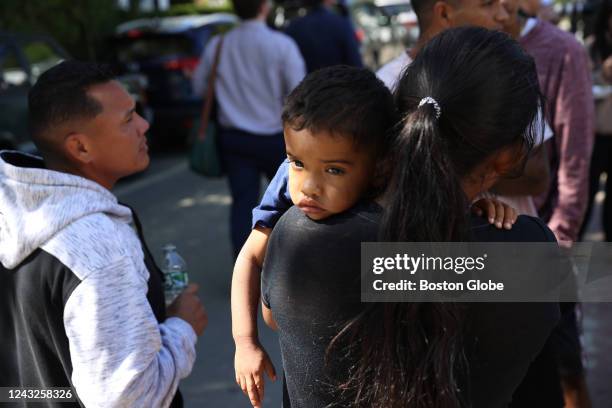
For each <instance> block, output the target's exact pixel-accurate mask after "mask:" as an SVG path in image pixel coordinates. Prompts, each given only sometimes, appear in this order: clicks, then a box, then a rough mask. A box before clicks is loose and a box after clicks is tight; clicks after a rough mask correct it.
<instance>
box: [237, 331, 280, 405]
mask: <svg viewBox="0 0 612 408" xmlns="http://www.w3.org/2000/svg"><path fill="white" fill-rule="evenodd" d="M234 368H235V369H236V382H237V383H238V385H239V386H240V388H242V392H244V394H245V395H247V396H248V397H249V400H251V404H252V405H253V407H255V408H259V407H261V403H262V401H263V398H264V372H265V373H266V374H268V377H269V378H270V379H271V380H272V381H276V371H275V370H274V365H273V364H272V361H271V360H270V357H269V356H268V353H266V351H265V350H264V349H263V348H262V347H261V345H260V344H259V343H258V342H257V341H256V340H255V341H254V340H253V339H243V340H237V341H236V356H235V358H234Z"/></svg>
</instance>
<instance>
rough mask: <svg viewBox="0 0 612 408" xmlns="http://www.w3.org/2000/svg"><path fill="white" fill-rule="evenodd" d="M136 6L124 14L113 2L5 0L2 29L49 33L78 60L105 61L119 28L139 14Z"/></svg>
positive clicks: (0, 11)
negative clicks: (110, 39) (108, 46)
mask: <svg viewBox="0 0 612 408" xmlns="http://www.w3.org/2000/svg"><path fill="white" fill-rule="evenodd" d="M132 3H133V4H135V6H133V7H131V8H130V10H129V11H127V12H124V11H121V10H119V9H117V7H116V6H115V1H113V0H1V1H0V30H4V31H11V32H19V33H31V34H46V35H49V36H51V37H53V38H54V39H55V40H56V41H57V42H59V43H60V44H61V45H62V46H63V47H64V48H66V50H68V52H69V53H70V54H71V55H72V56H73V57H75V58H79V59H87V60H101V59H105V58H106V57H107V55H106V54H107V50H106V49H107V47H106V43H107V38H108V36H109V35H111V34H112V32H113V30H114V28H115V27H116V25H117V24H118V23H120V22H121V21H125V20H127V19H129V18H132V17H135V16H136V15H137V14H138V12H139V10H138V2H132Z"/></svg>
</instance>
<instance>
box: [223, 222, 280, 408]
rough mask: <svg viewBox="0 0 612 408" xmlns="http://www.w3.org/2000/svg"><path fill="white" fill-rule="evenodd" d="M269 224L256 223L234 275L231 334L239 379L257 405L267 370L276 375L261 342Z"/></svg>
mask: <svg viewBox="0 0 612 408" xmlns="http://www.w3.org/2000/svg"><path fill="white" fill-rule="evenodd" d="M270 232H271V230H270V229H269V228H262V227H256V228H255V229H253V231H251V234H250V235H249V237H248V239H247V241H246V242H245V244H244V246H243V247H242V249H241V250H240V254H238V258H237V259H236V264H235V265H234V274H233V276H232V295H231V297H232V334H233V336H234V342H235V344H236V355H235V358H234V368H235V370H236V382H237V383H238V385H239V386H240V388H242V391H243V392H244V393H245V394H246V395H248V397H249V399H250V400H251V404H252V405H253V406H254V407H259V406H261V402H262V400H263V396H264V374H263V373H264V372H266V373H267V374H268V377H270V379H272V380H275V379H276V373H275V370H274V365H273V364H272V361H271V360H270V357H269V356H268V354H267V353H266V351H265V350H264V349H263V348H262V347H261V345H260V344H259V339H258V335H257V310H258V305H259V297H260V293H259V291H260V277H261V267H262V265H263V259H264V256H265V253H266V246H267V243H268V236H269V235H270Z"/></svg>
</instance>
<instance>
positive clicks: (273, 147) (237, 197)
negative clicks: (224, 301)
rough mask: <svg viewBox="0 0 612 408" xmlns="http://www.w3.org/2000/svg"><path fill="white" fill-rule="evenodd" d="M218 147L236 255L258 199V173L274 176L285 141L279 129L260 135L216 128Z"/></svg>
mask: <svg viewBox="0 0 612 408" xmlns="http://www.w3.org/2000/svg"><path fill="white" fill-rule="evenodd" d="M219 150H220V153H221V160H222V162H223V166H224V168H225V171H226V173H227V179H228V182H229V188H230V192H231V194H232V208H231V212H230V235H231V239H232V246H233V250H234V257H236V256H237V255H238V252H240V248H242V245H244V243H245V241H246V239H247V237H248V236H249V234H250V233H251V218H252V215H251V212H252V210H253V207H255V206H256V205H257V204H258V203H259V186H260V184H261V174H262V173H263V174H265V176H266V177H267V178H268V180H270V179H272V177H274V174H275V173H276V170H277V169H278V166H280V165H281V163H282V161H283V160H284V159H285V141H284V139H283V134H282V133H277V134H274V135H264V136H262V135H255V134H252V133H248V132H244V131H241V130H237V129H220V131H219Z"/></svg>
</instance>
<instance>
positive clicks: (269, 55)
mask: <svg viewBox="0 0 612 408" xmlns="http://www.w3.org/2000/svg"><path fill="white" fill-rule="evenodd" d="M233 5H234V11H235V12H236V14H237V15H238V16H239V17H240V18H241V20H242V21H241V23H240V24H239V25H238V26H237V27H236V28H234V29H233V30H231V31H229V32H228V33H226V34H225V35H223V36H216V37H214V38H212V39H211V40H210V42H209V43H208V45H207V46H206V49H205V50H204V52H203V53H202V57H201V59H200V63H199V64H198V66H197V68H196V70H195V72H194V76H193V81H192V85H193V88H194V91H195V92H196V93H197V94H200V95H204V93H205V92H206V86H207V83H208V76H209V73H210V71H211V68H212V65H213V62H214V59H215V53H216V50H217V46H218V44H219V41H220V39H221V38H223V42H222V45H221V51H220V58H219V65H218V68H217V77H216V80H215V98H216V102H217V119H218V123H219V125H220V131H219V148H220V153H221V159H222V162H223V165H224V167H225V171H226V173H227V176H228V182H229V187H230V190H231V194H232V208H231V215H230V229H231V239H232V245H233V249H234V256H236V255H237V254H238V251H239V250H240V248H241V247H242V245H243V244H244V241H245V240H246V238H247V236H248V235H249V233H250V232H251V210H252V209H253V207H255V206H256V205H257V203H258V199H259V186H260V177H261V174H262V173H263V174H265V175H266V176H267V177H268V178H270V179H271V178H272V177H273V176H274V174H275V173H276V169H277V168H278V166H279V165H280V164H281V162H282V161H283V159H284V157H285V145H284V141H283V133H282V131H283V127H282V124H281V110H282V104H283V100H284V98H285V97H286V96H287V95H288V94H289V92H291V91H292V90H293V88H295V86H296V85H297V84H298V83H299V82H300V81H301V80H302V78H303V77H304V76H305V75H306V66H305V64H304V60H303V59H302V56H301V55H300V52H299V49H298V47H297V45H296V43H295V42H294V41H293V40H292V39H291V38H290V37H288V36H287V35H285V34H282V33H280V32H276V31H273V30H272V29H270V28H268V27H267V26H266V23H265V20H266V17H267V15H268V13H269V11H270V4H269V2H268V1H267V0H233Z"/></svg>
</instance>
